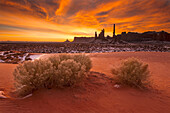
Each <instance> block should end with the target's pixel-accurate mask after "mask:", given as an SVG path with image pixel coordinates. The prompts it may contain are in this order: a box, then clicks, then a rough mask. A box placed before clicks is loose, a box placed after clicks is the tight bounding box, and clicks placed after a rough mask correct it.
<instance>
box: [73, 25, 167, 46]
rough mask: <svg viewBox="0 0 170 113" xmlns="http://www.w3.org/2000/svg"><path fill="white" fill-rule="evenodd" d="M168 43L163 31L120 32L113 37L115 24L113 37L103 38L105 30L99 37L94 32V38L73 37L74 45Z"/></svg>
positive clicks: (165, 33)
mask: <svg viewBox="0 0 170 113" xmlns="http://www.w3.org/2000/svg"><path fill="white" fill-rule="evenodd" d="M153 40H155V41H170V33H168V32H165V31H160V32H156V31H147V32H144V33H137V32H128V33H126V32H122V33H121V34H118V35H115V24H114V25H113V36H109V35H107V36H105V30H104V29H103V30H101V32H100V33H99V35H97V32H95V36H94V37H74V41H73V42H74V43H117V42H119V43H121V42H124V41H125V42H139V41H153Z"/></svg>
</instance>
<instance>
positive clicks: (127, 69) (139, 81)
mask: <svg viewBox="0 0 170 113" xmlns="http://www.w3.org/2000/svg"><path fill="white" fill-rule="evenodd" d="M112 74H114V75H115V79H116V81H117V82H118V83H120V84H124V85H129V86H132V87H137V88H143V87H145V86H146V85H147V84H148V83H149V80H148V79H149V70H148V64H144V63H143V62H141V61H139V60H138V59H136V58H128V59H127V60H125V61H123V62H122V64H121V66H120V67H119V68H117V69H112Z"/></svg>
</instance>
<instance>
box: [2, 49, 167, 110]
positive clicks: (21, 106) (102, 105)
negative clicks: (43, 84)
mask: <svg viewBox="0 0 170 113" xmlns="http://www.w3.org/2000/svg"><path fill="white" fill-rule="evenodd" d="M87 55H89V56H90V58H91V60H92V64H93V67H92V69H91V72H90V75H91V76H90V77H89V78H88V79H86V80H85V81H84V83H83V84H80V85H78V86H75V87H73V88H66V89H49V90H47V89H40V90H38V91H36V92H34V93H33V95H32V96H31V97H28V98H25V99H21V98H14V97H12V91H13V90H14V86H13V83H14V80H13V75H12V72H13V70H14V69H15V67H16V66H17V65H18V64H7V63H0V90H1V91H4V92H5V93H6V95H7V96H9V98H8V99H0V113H169V112H170V70H169V67H170V53H169V52H115V53H88V54H87ZM48 56H50V55H44V56H43V57H48ZM43 57H42V58H43ZM129 57H135V58H138V59H141V60H142V61H144V62H145V63H148V64H149V70H150V72H151V78H150V79H151V80H152V83H151V85H152V88H149V89H147V90H139V89H135V88H130V87H127V86H120V87H119V88H115V87H114V85H115V83H114V81H111V80H110V78H111V77H112V76H113V75H112V74H111V71H110V70H111V68H112V67H116V66H118V65H119V64H120V62H121V60H123V59H126V58H129Z"/></svg>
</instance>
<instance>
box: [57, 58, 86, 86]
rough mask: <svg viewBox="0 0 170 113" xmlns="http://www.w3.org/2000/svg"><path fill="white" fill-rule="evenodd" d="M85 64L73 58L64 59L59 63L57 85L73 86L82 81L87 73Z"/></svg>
mask: <svg viewBox="0 0 170 113" xmlns="http://www.w3.org/2000/svg"><path fill="white" fill-rule="evenodd" d="M85 68H86V67H85V65H81V64H80V63H78V62H76V61H74V60H73V59H68V60H63V61H62V62H61V63H60V64H59V65H58V70H57V75H59V76H58V77H59V78H58V79H57V84H56V85H57V86H58V87H62V86H72V85H74V84H76V83H78V82H80V81H81V80H82V79H83V78H84V77H85V75H86V73H85V71H86V70H85Z"/></svg>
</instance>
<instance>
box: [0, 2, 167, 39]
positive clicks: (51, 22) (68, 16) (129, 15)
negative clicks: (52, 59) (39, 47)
mask: <svg viewBox="0 0 170 113" xmlns="http://www.w3.org/2000/svg"><path fill="white" fill-rule="evenodd" d="M169 11H170V1H169V0H161V1H160V0H1V1H0V41H50V42H56V41H57V42H62V41H65V40H66V39H69V40H71V41H72V40H73V38H74V37H75V36H94V33H95V31H98V32H100V30H101V29H103V28H104V29H105V30H106V35H110V36H112V30H113V26H112V25H113V24H116V34H120V33H121V32H124V31H126V32H129V31H130V32H145V31H162V30H164V31H166V32H170V14H169Z"/></svg>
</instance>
